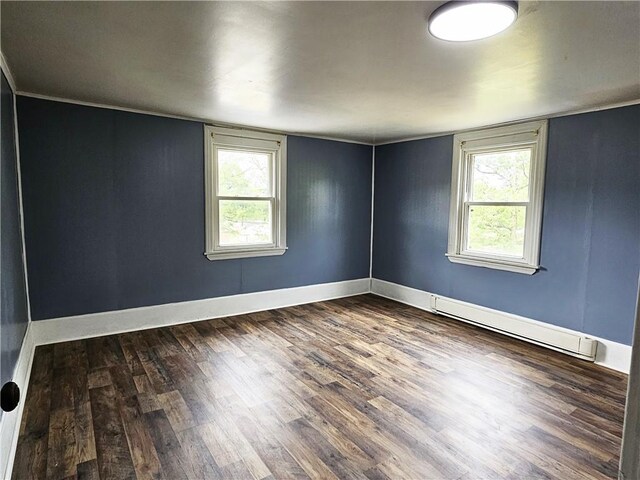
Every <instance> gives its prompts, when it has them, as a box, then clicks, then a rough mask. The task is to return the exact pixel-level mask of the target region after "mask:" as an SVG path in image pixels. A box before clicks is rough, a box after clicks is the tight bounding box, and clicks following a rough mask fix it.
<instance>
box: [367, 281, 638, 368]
mask: <svg viewBox="0 0 640 480" xmlns="http://www.w3.org/2000/svg"><path fill="white" fill-rule="evenodd" d="M371 293H373V294H375V295H379V296H381V297H386V298H389V299H391V300H396V301H398V302H401V303H404V304H406V305H410V306H412V307H416V308H419V309H422V310H426V311H428V312H431V313H439V314H441V315H445V316H447V317H450V318H454V319H456V320H459V321H463V322H467V323H471V324H473V325H477V326H480V327H483V328H487V329H489V330H493V331H496V332H499V333H502V334H505V335H508V336H512V337H515V338H519V339H521V340H525V341H528V342H530V343H535V344H537V345H541V346H543V347H546V348H550V349H552V350H557V351H559V352H562V353H566V354H569V355H573V356H577V357H580V358H587V356H586V355H581V354H580V351H576V352H571V351H568V350H565V349H563V348H559V347H556V346H553V345H549V344H547V343H545V342H542V341H536V340H535V339H532V338H527V337H523V336H522V335H518V334H512V333H509V331H507V330H506V329H504V328H497V327H493V326H491V325H487V324H483V323H481V322H478V321H474V320H473V319H469V318H471V317H473V318H476V316H478V317H482V316H484V315H487V314H490V315H495V316H498V317H500V318H506V319H508V320H509V321H511V322H513V323H517V324H519V325H520V326H525V327H529V328H531V329H534V330H535V329H537V330H539V331H541V332H544V335H545V336H546V337H547V338H549V337H553V336H555V337H556V338H557V343H558V345H568V344H570V343H571V342H572V341H573V340H572V338H576V339H577V338H581V339H582V342H583V343H587V342H588V341H589V340H595V341H597V350H596V352H595V363H596V364H598V365H602V366H605V367H607V368H611V369H613V370H617V371H620V372H623V373H627V374H628V373H629V368H630V365H631V347H630V346H629V345H624V344H621V343H616V342H613V341H611V340H605V339H602V338H598V337H594V336H593V335H588V334H585V333H583V332H577V331H575V330H571V329H568V328H562V327H557V326H555V325H551V324H548V323H544V322H540V321H538V320H533V319H530V318H526V317H521V316H518V315H512V314H509V313H505V312H501V311H499V310H493V309H489V308H486V307H481V306H479V305H475V304H472V303H468V302H462V301H460V300H454V299H450V298H447V297H443V296H441V295H435V294H432V293H430V292H425V291H424V290H418V289H415V288H410V287H405V286H404V285H399V284H396V283H392V282H387V281H384V280H378V279H376V278H373V279H372V280H371ZM438 304H442V305H446V306H447V307H448V308H451V306H454V307H455V308H453V309H452V310H451V311H454V312H455V311H460V312H465V313H468V314H466V315H464V316H462V315H452V314H449V313H446V312H442V311H438V308H437V305H438ZM465 317H466V318H465ZM576 345H580V341H578V342H577V344H576ZM579 350H582V349H579Z"/></svg>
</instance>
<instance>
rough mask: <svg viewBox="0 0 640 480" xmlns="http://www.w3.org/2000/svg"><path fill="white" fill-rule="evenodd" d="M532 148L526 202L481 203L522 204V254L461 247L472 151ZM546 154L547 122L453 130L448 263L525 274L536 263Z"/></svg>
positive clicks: (467, 209) (538, 259)
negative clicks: (515, 255)
mask: <svg viewBox="0 0 640 480" xmlns="http://www.w3.org/2000/svg"><path fill="white" fill-rule="evenodd" d="M519 147H521V148H531V149H532V152H531V166H530V168H531V171H530V174H529V201H528V202H484V203H486V204H489V205H495V204H496V203H505V204H509V205H512V204H513V205H518V204H520V205H524V206H526V209H527V210H526V219H525V234H524V254H523V256H522V257H514V256H508V255H499V254H490V253H484V252H477V251H469V250H467V249H466V238H467V235H466V232H467V225H468V220H469V213H468V212H469V207H470V204H471V203H473V204H482V203H483V202H470V198H469V197H470V193H471V192H470V189H471V174H472V172H471V162H472V159H473V155H474V154H478V153H489V152H496V151H500V150H512V149H516V148H519ZM546 156H547V121H546V120H541V121H535V122H527V123H520V124H517V125H508V126H505V127H496V128H488V129H482V130H476V131H472V132H464V133H460V134H456V135H454V137H453V164H452V176H451V209H450V213H449V242H448V246H447V253H446V256H447V258H449V260H450V261H451V262H454V263H462V264H465V265H473V266H478V267H486V268H494V269H498V270H506V271H510V272H516V273H524V274H528V275H532V274H534V273H535V272H536V271H537V270H538V269H539V268H540V265H539V262H540V237H541V233H542V208H543V197H544V172H545V163H546Z"/></svg>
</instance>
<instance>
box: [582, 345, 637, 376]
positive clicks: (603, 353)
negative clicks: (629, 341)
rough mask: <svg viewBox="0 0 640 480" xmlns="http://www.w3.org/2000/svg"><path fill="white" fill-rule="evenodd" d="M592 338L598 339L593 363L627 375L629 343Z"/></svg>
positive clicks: (629, 361) (628, 369)
mask: <svg viewBox="0 0 640 480" xmlns="http://www.w3.org/2000/svg"><path fill="white" fill-rule="evenodd" d="M592 338H594V339H595V340H597V341H598V351H597V353H596V361H595V363H597V364H598V365H602V366H603V367H607V368H610V369H612V370H617V371H619V372H622V373H626V374H627V375H628V374H629V371H630V369H631V348H632V347H631V345H625V344H624V343H618V342H613V341H611V340H607V339H605V338H600V337H592Z"/></svg>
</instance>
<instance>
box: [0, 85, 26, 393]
mask: <svg viewBox="0 0 640 480" xmlns="http://www.w3.org/2000/svg"><path fill="white" fill-rule="evenodd" d="M1 83H2V86H1V89H0V110H1V111H0V115H1V117H0V134H1V137H0V164H1V165H0V168H1V170H0V209H1V210H2V212H1V213H2V220H1V221H2V224H1V225H0V242H1V248H0V250H2V257H1V259H0V263H1V265H2V268H1V270H2V274H1V276H0V284H1V286H0V290H1V301H0V331H1V332H2V333H1V334H0V353H1V355H0V385H4V383H5V382H8V381H9V380H11V379H12V378H13V373H14V369H15V366H16V362H17V360H18V356H19V355H20V348H21V347H22V340H23V339H24V335H25V332H26V330H27V324H28V322H29V317H28V311H27V290H26V286H25V278H24V264H23V263H22V262H23V258H22V233H21V227H20V207H19V199H18V168H17V154H16V142H15V123H14V110H13V109H14V103H13V92H12V91H11V87H10V86H9V83H8V82H7V79H6V78H5V76H4V74H3V75H2V79H1ZM20 387H21V388H24V387H26V386H25V385H20Z"/></svg>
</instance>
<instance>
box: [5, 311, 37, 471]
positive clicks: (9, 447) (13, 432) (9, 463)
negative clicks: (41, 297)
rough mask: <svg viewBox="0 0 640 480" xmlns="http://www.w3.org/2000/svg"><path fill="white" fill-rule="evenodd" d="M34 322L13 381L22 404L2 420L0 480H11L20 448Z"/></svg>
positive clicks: (27, 334) (29, 327) (31, 324)
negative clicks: (17, 451)
mask: <svg viewBox="0 0 640 480" xmlns="http://www.w3.org/2000/svg"><path fill="white" fill-rule="evenodd" d="M33 325H34V323H33V322H30V323H28V324H27V331H26V333H25V336H24V340H23V341H22V348H21V349H20V355H19V356H18V362H17V363H16V369H15V372H14V375H13V381H14V382H15V383H17V384H18V386H19V387H20V403H19V404H18V407H17V408H16V409H15V410H13V411H12V412H3V414H2V420H0V478H3V479H9V478H11V470H12V468H13V460H14V457H15V453H16V447H17V446H18V436H19V433H20V422H21V420H22V412H23V410H24V405H25V399H26V398H27V390H28V387H29V378H30V376H31V366H32V364H33V354H34V352H35V348H36V344H35V342H34V335H33V328H32V326H33Z"/></svg>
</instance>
